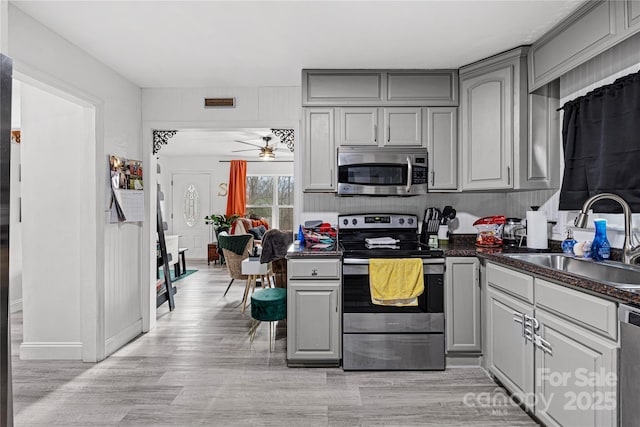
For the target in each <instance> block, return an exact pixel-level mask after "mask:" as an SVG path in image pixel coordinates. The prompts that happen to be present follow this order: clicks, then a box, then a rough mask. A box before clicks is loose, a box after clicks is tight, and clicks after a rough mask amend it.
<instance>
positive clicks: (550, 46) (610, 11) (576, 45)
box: [529, 0, 640, 91]
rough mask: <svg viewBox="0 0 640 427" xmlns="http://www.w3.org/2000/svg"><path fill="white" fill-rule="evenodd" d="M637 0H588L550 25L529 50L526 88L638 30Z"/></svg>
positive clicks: (537, 85) (544, 81) (639, 8)
mask: <svg viewBox="0 0 640 427" xmlns="http://www.w3.org/2000/svg"><path fill="white" fill-rule="evenodd" d="M639 3H640V2H638V0H599V1H589V2H586V4H585V5H584V6H583V7H582V8H580V9H579V10H578V11H577V12H576V13H574V14H573V15H572V16H571V17H570V18H569V19H567V20H565V21H563V22H562V23H561V24H559V25H558V26H556V27H555V28H553V29H552V30H551V31H549V32H548V33H547V34H545V35H544V36H543V37H541V38H540V39H539V40H538V41H537V42H536V43H534V44H533V46H532V48H531V51H530V52H529V90H530V91H533V90H535V89H538V88H540V87H542V86H544V85H545V84H547V83H549V82H551V81H553V80H555V79H557V78H559V77H560V76H561V75H563V74H565V73H566V72H567V71H569V70H571V69H573V68H575V67H577V66H578V65H580V64H582V63H584V62H586V61H588V60H589V59H591V58H593V57H594V56H596V55H598V54H600V53H602V52H604V51H605V50H607V49H609V48H610V47H611V46H613V45H615V44H617V43H619V42H621V41H622V40H624V39H626V38H628V37H630V36H631V35H633V34H635V33H637V32H638V31H640V4H639Z"/></svg>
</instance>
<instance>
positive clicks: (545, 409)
mask: <svg viewBox="0 0 640 427" xmlns="http://www.w3.org/2000/svg"><path fill="white" fill-rule="evenodd" d="M486 271H487V297H486V301H485V304H486V314H485V319H486V325H487V326H486V327H487V331H486V336H487V343H486V345H485V351H484V353H485V355H486V367H487V369H488V370H489V371H490V372H491V373H492V374H493V375H494V376H495V377H496V378H497V379H498V380H499V381H500V382H501V383H502V384H503V385H504V386H505V387H506V388H507V389H508V390H509V391H511V392H512V393H513V394H514V395H515V397H516V398H519V399H520V400H521V401H522V402H523V403H524V405H525V406H526V407H527V408H528V409H530V410H531V411H532V412H534V413H535V415H536V416H537V417H538V418H539V419H540V420H541V421H542V422H543V423H544V424H545V425H546V426H564V427H573V426H580V427H582V426H585V427H589V426H593V427H595V426H615V425H617V409H616V408H617V376H618V365H617V363H618V347H619V345H618V342H617V339H616V338H617V329H616V328H617V322H618V321H617V311H616V304H615V303H614V302H611V301H608V300H604V299H602V298H598V297H595V296H592V295H588V294H585V293H583V292H580V291H577V290H574V289H571V288H569V287H564V286H562V285H560V284H557V283H552V282H549V281H547V280H543V279H540V278H534V277H532V276H530V275H528V276H527V275H526V274H525V273H524V272H520V271H513V270H511V269H508V268H504V267H501V266H496V265H494V264H491V263H489V264H487V267H486ZM527 278H528V280H525V279H527ZM531 297H534V298H531ZM528 300H529V301H528Z"/></svg>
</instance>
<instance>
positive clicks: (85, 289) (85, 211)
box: [13, 60, 106, 362]
mask: <svg viewBox="0 0 640 427" xmlns="http://www.w3.org/2000/svg"><path fill="white" fill-rule="evenodd" d="M13 78H14V79H16V80H18V81H20V82H21V83H25V84H28V85H31V86H33V87H36V88H38V89H40V90H43V91H45V92H48V93H51V94H53V95H56V96H59V97H61V98H63V99H66V100H68V101H70V102H73V103H74V104H77V105H79V106H81V107H82V108H83V109H84V115H85V126H87V129H91V128H92V129H93V130H91V131H90V137H91V139H92V140H93V141H92V142H93V143H92V144H91V143H90V144H86V145H85V147H84V150H83V152H82V157H83V160H84V165H85V167H86V169H85V172H86V174H85V178H86V181H85V184H86V185H85V186H83V187H82V188H83V189H84V191H83V192H82V198H83V200H84V201H85V202H86V203H83V204H82V206H81V209H82V212H81V220H80V223H79V224H78V226H79V228H80V230H81V234H82V236H84V238H83V239H82V241H81V245H82V247H81V250H80V253H81V254H82V255H81V257H80V260H79V265H80V266H81V267H80V280H81V283H83V284H84V285H83V286H82V287H81V295H80V306H81V321H82V360H83V361H84V362H97V361H99V360H102V359H104V358H105V349H106V342H105V337H106V319H105V283H104V273H105V265H104V254H105V248H104V244H98V242H103V241H104V233H105V220H104V218H105V214H104V212H103V210H102V209H101V206H102V201H103V200H105V197H106V196H105V193H106V191H105V186H104V183H103V181H102V180H101V179H99V178H98V176H97V172H98V170H100V169H99V166H98V165H100V164H101V163H104V164H106V163H105V159H104V158H103V153H104V106H103V101H102V100H100V99H99V98H96V97H95V96H93V95H91V94H88V93H86V92H84V91H82V90H80V89H78V88H76V87H73V86H71V85H69V84H67V83H65V82H63V81H60V80H59V79H57V78H55V77H52V76H50V75H48V74H46V73H44V72H42V71H40V70H37V69H35V68H33V67H30V66H29V65H26V64H24V63H21V62H20V61H16V60H14V63H13Z"/></svg>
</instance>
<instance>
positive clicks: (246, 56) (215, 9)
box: [11, 0, 584, 87]
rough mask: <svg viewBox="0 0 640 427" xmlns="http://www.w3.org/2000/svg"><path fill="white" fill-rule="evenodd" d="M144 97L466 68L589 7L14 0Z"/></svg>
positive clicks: (549, 0)
mask: <svg viewBox="0 0 640 427" xmlns="http://www.w3.org/2000/svg"><path fill="white" fill-rule="evenodd" d="M11 3H12V4H14V5H16V6H17V7H19V8H20V9H22V10H23V11H24V12H25V13H27V14H29V15H31V16H32V17H34V18H35V19H37V20H38V21H40V22H42V23H43V24H44V25H46V26H48V27H49V28H51V29H52V30H53V31H55V32H56V33H58V34H60V35H61V36H62V37H64V38H66V39H67V40H69V41H70V42H71V43H73V44H76V45H77V46H79V47H80V48H82V49H84V50H85V51H87V52H89V53H90V54H91V55H93V56H94V57H96V58H97V59H98V60H100V61H101V62H103V63H105V64H107V65H108V66H109V67H111V68H113V69H114V70H116V71H117V72H119V73H120V74H122V75H123V76H125V77H126V78H127V79H129V80H131V81H132V82H134V83H135V84H137V85H138V86H140V87H185V86H190V87H208V86H213V87H226V86H298V85H300V70H301V69H302V68H459V67H460V66H462V65H465V64H469V63H471V62H474V61H477V60H479V59H482V58H485V57H487V56H491V55H494V54H496V53H499V52H502V51H504V50H507V49H510V48H512V47H516V46H519V45H523V44H531V43H533V42H534V41H535V40H537V39H538V38H539V37H540V36H542V35H543V34H544V33H545V32H546V31H548V30H549V29H550V28H551V27H553V26H554V25H555V24H557V23H558V22H560V21H561V20H562V19H563V18H565V17H566V16H567V15H569V14H571V12H573V11H574V10H575V9H576V8H577V7H578V6H580V5H581V4H582V3H584V0H558V1H556V0H536V1H531V0H503V1H495V0H471V1H455V0H448V1H432V0H428V1H427V0H424V1H420V0H418V1H304V0H303V1H253V2H249V1H214V0H204V1H203V0H200V1H166V0H162V1H149V0H138V1H113V0H112V1H56V0H49V1H33V0H11Z"/></svg>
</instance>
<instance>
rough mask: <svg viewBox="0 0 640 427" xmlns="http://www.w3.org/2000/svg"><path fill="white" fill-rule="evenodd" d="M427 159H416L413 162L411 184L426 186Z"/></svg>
mask: <svg viewBox="0 0 640 427" xmlns="http://www.w3.org/2000/svg"><path fill="white" fill-rule="evenodd" d="M426 163H427V159H426V158H424V157H416V158H415V159H414V160H413V165H412V166H413V171H412V173H411V183H412V184H426V183H427V179H428V175H429V174H428V173H427V164H426Z"/></svg>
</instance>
